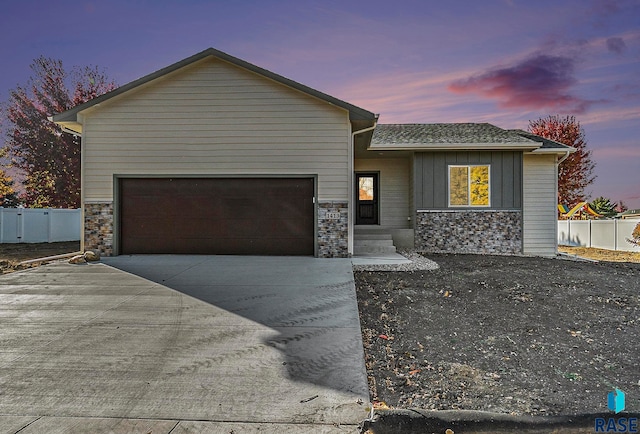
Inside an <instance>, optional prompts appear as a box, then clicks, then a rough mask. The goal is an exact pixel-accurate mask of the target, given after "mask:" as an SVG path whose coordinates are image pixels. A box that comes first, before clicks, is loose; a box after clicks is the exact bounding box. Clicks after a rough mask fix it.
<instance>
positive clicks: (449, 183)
mask: <svg viewBox="0 0 640 434" xmlns="http://www.w3.org/2000/svg"><path fill="white" fill-rule="evenodd" d="M452 167H466V168H468V169H469V170H468V171H467V201H468V203H467V205H452V204H451V168H452ZM472 167H486V168H487V170H488V171H489V185H488V194H489V203H488V204H487V205H471V168H472ZM447 203H448V204H449V208H490V207H491V164H449V165H448V166H447Z"/></svg>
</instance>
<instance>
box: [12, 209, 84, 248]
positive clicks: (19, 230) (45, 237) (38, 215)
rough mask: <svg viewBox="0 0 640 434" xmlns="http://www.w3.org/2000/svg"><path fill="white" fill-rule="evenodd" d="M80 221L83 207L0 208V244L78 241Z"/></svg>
mask: <svg viewBox="0 0 640 434" xmlns="http://www.w3.org/2000/svg"><path fill="white" fill-rule="evenodd" d="M80 223H81V214H80V209H53V208H2V207H0V243H54V242H57V241H79V240H80V233H81V226H80Z"/></svg>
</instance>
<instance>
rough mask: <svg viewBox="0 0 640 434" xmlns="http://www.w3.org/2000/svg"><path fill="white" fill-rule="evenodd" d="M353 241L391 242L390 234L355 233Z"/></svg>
mask: <svg viewBox="0 0 640 434" xmlns="http://www.w3.org/2000/svg"><path fill="white" fill-rule="evenodd" d="M353 239H354V240H392V239H393V238H392V237H391V234H390V233H388V232H386V233H382V232H377V233H373V232H371V233H359V232H356V233H354V234H353Z"/></svg>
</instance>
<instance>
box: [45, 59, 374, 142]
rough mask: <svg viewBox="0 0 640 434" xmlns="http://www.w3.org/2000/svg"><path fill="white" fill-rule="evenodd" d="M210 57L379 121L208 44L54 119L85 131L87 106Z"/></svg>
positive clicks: (353, 115)
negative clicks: (79, 116)
mask: <svg viewBox="0 0 640 434" xmlns="http://www.w3.org/2000/svg"><path fill="white" fill-rule="evenodd" d="M207 57H215V58H218V59H220V60H223V61H225V62H228V63H231V64H233V65H236V66H238V67H240V68H244V69H246V70H248V71H251V72H254V73H256V74H258V75H262V76H263V77H266V78H268V79H270V80H273V81H275V82H278V83H280V84H283V85H285V86H288V87H290V88H292V89H295V90H298V91H300V92H303V93H306V94H308V95H310V96H312V97H315V98H318V99H320V100H322V101H325V102H327V103H329V104H331V105H334V106H336V107H340V108H342V109H345V110H347V111H348V112H349V119H350V120H351V121H352V122H354V121H355V122H357V123H358V124H359V125H361V126H364V127H368V126H372V125H374V123H375V120H376V119H377V116H376V115H375V114H374V113H372V112H370V111H368V110H365V109H363V108H360V107H357V106H355V105H353V104H349V103H347V102H345V101H342V100H340V99H338V98H334V97H332V96H331V95H327V94H326V93H323V92H320V91H318V90H315V89H313V88H310V87H308V86H305V85H303V84H300V83H298V82H296V81H293V80H290V79H288V78H286V77H283V76H281V75H278V74H276V73H274V72H271V71H268V70H266V69H264V68H260V67H259V66H256V65H253V64H251V63H249V62H246V61H244V60H241V59H238V58H237V57H233V56H231V55H229V54H227V53H224V52H222V51H219V50H216V49H214V48H207V49H206V50H204V51H201V52H200V53H197V54H194V55H193V56H191V57H187V58H186V59H184V60H181V61H179V62H176V63H174V64H172V65H169V66H167V67H165V68H162V69H160V70H158V71H156V72H153V73H151V74H149V75H146V76H144V77H142V78H139V79H137V80H134V81H132V82H130V83H127V84H125V85H123V86H120V87H118V88H117V89H114V90H113V91H111V92H108V93H105V94H103V95H100V96H98V97H96V98H93V99H91V100H89V101H87V102H85V103H83V104H80V105H77V106H76V107H74V108H72V109H70V110H67V111H65V112H62V113H58V114H56V115H54V116H52V117H51V118H50V119H51V120H52V121H53V122H56V123H59V124H60V125H62V126H63V127H66V128H67V129H69V130H71V131H73V132H75V133H81V132H82V123H81V121H80V120H79V119H78V114H79V113H81V112H82V111H84V110H87V109H89V108H91V107H94V106H97V105H98V104H100V103H102V102H105V101H108V100H110V99H111V98H114V97H116V96H118V95H121V94H123V93H125V92H128V91H130V90H132V89H135V88H137V87H139V86H142V85H144V84H146V83H149V82H151V81H153V80H155V79H158V78H160V77H163V76H165V75H167V74H169V73H171V72H174V71H176V70H178V69H181V68H184V67H185V66H188V65H191V64H192V63H194V62H197V61H200V60H202V59H205V58H207Z"/></svg>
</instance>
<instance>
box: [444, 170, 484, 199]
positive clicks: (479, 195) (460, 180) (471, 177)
mask: <svg viewBox="0 0 640 434" xmlns="http://www.w3.org/2000/svg"><path fill="white" fill-rule="evenodd" d="M449 206H471V207H473V206H489V166H481V165H473V166H449Z"/></svg>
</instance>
